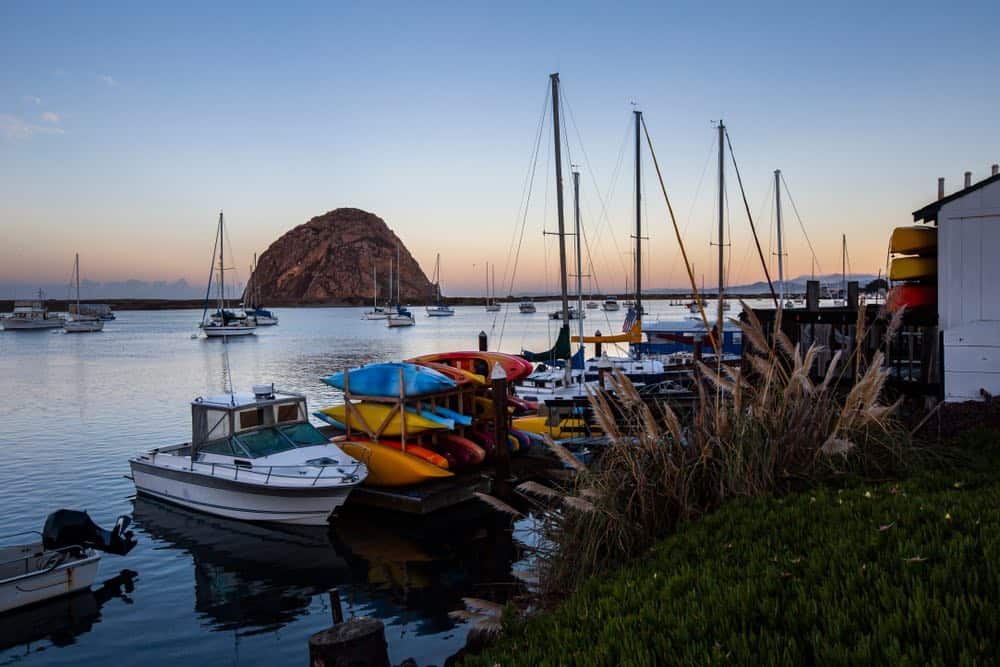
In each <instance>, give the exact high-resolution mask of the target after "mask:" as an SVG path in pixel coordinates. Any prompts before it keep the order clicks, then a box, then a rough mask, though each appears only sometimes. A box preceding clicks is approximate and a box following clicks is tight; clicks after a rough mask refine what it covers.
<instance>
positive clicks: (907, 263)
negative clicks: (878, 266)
mask: <svg viewBox="0 0 1000 667" xmlns="http://www.w3.org/2000/svg"><path fill="white" fill-rule="evenodd" d="M936 277H937V257H896V258H895V259H893V260H892V264H890V265H889V279H890V280H924V279H927V278H936Z"/></svg>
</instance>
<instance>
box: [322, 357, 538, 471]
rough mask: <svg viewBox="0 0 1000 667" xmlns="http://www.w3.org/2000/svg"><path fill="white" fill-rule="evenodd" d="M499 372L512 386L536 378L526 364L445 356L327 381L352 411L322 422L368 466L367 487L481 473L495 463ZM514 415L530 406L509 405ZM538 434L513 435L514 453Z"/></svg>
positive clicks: (328, 413) (343, 408)
mask: <svg viewBox="0 0 1000 667" xmlns="http://www.w3.org/2000/svg"><path fill="white" fill-rule="evenodd" d="M496 364H500V366H501V368H503V369H504V371H505V373H506V374H507V377H508V378H510V379H511V380H514V379H519V378H522V377H525V376H526V375H527V374H529V373H530V372H531V370H532V366H531V364H530V363H528V362H527V361H525V360H524V359H522V358H520V357H515V356H513V355H508V354H501V353H496V352H445V353H439V354H431V355H424V356H422V357H417V358H415V359H410V360H408V361H404V362H394V363H378V364H369V365H367V366H362V367H360V368H353V369H348V370H347V371H342V372H339V373H334V374H332V375H330V376H328V377H325V378H323V382H325V383H326V384H328V385H330V386H332V387H335V388H337V389H340V390H341V391H343V392H344V397H345V400H346V403H345V404H340V405H333V406H330V407H328V408H325V409H323V410H320V411H319V412H316V413H314V414H315V416H317V417H318V418H320V419H322V420H323V421H326V422H327V423H329V424H331V425H333V426H335V427H337V428H338V429H340V430H342V431H345V435H343V436H338V438H337V441H338V445H339V446H340V447H341V449H343V450H344V451H345V452H347V453H348V454H349V455H351V456H353V457H355V458H357V459H358V460H360V461H364V462H365V464H366V465H367V466H368V469H369V476H368V478H367V479H366V480H365V484H368V485H371V486H379V487H398V486H410V485H414V484H420V483H424V482H429V481H433V480H435V479H441V478H446V477H451V476H453V475H454V474H456V473H459V472H463V471H469V470H474V469H475V468H477V467H478V466H480V465H482V464H483V463H484V462H485V461H486V460H487V459H488V458H489V457H491V456H493V455H495V453H496V451H497V444H496V442H495V437H494V435H493V434H494V424H493V420H494V415H493V401H492V398H491V396H490V394H491V392H492V387H491V383H490V380H489V375H490V373H491V371H492V369H493V367H494V366H495V365H496ZM508 408H509V409H508V414H507V415H504V416H503V418H506V419H509V418H510V415H509V412H511V411H520V410H522V409H523V406H522V405H520V404H519V403H517V402H510V405H509V406H508ZM534 437H535V436H532V435H531V434H529V433H527V432H525V431H523V430H519V429H510V430H509V435H508V441H507V442H506V443H504V446H505V447H506V449H507V451H509V452H511V453H516V452H519V451H523V450H525V449H527V448H528V447H530V446H531V444H532V442H533V438H534Z"/></svg>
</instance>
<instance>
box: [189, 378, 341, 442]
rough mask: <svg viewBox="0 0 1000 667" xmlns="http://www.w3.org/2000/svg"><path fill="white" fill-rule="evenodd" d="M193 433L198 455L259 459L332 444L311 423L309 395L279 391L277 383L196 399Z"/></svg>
mask: <svg viewBox="0 0 1000 667" xmlns="http://www.w3.org/2000/svg"><path fill="white" fill-rule="evenodd" d="M191 429H192V431H191V445H192V455H193V456H197V453H202V454H217V455H221V456H227V457H239V458H248V459H256V458H260V457H262V456H271V455H273V454H278V453H280V452H284V451H288V450H291V449H296V448H298V447H310V446H315V445H325V444H328V440H327V438H326V436H324V435H323V434H322V433H320V432H319V431H318V430H317V429H316V427H315V426H313V425H312V424H310V423H309V413H308V412H307V410H306V398H305V396H302V395H301V394H293V393H278V392H275V391H274V387H273V385H259V386H255V387H254V392H253V393H252V394H248V393H233V394H223V395H221V396H212V397H207V398H202V397H199V398H196V399H195V400H194V401H192V402H191Z"/></svg>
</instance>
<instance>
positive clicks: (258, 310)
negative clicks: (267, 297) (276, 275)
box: [244, 253, 278, 327]
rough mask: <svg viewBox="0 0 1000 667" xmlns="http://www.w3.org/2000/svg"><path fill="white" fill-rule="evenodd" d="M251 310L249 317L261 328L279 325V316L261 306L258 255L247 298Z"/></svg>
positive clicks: (254, 257) (254, 262)
mask: <svg viewBox="0 0 1000 667" xmlns="http://www.w3.org/2000/svg"><path fill="white" fill-rule="evenodd" d="M244 298H245V299H246V300H247V301H249V304H248V305H249V306H250V309H249V310H247V311H246V314H247V317H252V318H253V319H254V322H256V323H257V326H259V327H270V326H274V325H275V324H277V323H278V316H277V315H275V314H274V313H273V312H271V311H270V310H266V309H264V308H262V307H261V305H260V286H259V284H258V282H257V253H254V254H253V266H251V267H250V285H248V286H247V290H246V296H245V297H244Z"/></svg>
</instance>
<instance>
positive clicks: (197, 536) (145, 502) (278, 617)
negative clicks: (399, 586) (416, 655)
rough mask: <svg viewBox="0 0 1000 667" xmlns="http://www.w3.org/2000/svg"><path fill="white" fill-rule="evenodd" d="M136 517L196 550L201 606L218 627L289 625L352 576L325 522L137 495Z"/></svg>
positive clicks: (156, 533)
mask: <svg viewBox="0 0 1000 667" xmlns="http://www.w3.org/2000/svg"><path fill="white" fill-rule="evenodd" d="M133 518H134V519H135V523H136V525H137V526H138V527H139V528H141V529H142V530H144V531H145V532H147V533H149V535H150V536H151V537H153V538H155V539H157V540H160V541H162V542H167V543H169V544H170V545H171V546H173V547H174V548H178V549H181V550H183V551H186V552H188V553H189V554H191V558H192V560H193V561H194V571H195V610H196V611H198V612H200V613H202V614H204V615H205V616H207V617H208V618H209V619H211V622H212V624H213V626H214V629H217V630H226V629H233V628H245V627H247V626H250V627H262V628H272V627H275V626H277V627H281V626H283V625H285V624H287V623H289V622H291V621H293V620H295V619H296V618H298V617H299V616H301V615H302V614H304V613H306V612H307V611H308V608H309V604H310V602H311V601H312V598H313V596H315V595H318V594H320V593H325V592H326V591H328V590H329V589H331V588H333V587H334V586H337V585H339V584H342V583H344V582H346V581H348V580H349V579H350V573H349V570H348V567H347V562H346V561H345V560H344V559H343V558H342V557H341V556H340V554H339V553H338V552H337V550H336V549H335V548H334V547H333V545H332V544H331V543H330V540H329V537H328V533H327V531H326V529H325V528H318V527H307V526H295V527H290V526H285V525H282V526H279V525H276V524H268V525H264V524H257V523H247V522H244V521H236V520H232V519H226V518H223V517H218V516H212V515H207V514H202V513H199V512H193V511H190V510H187V509H185V508H183V507H178V506H176V505H172V504H167V503H163V502H160V501H157V500H154V499H151V498H147V497H145V496H136V499H135V511H134V513H133Z"/></svg>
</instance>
